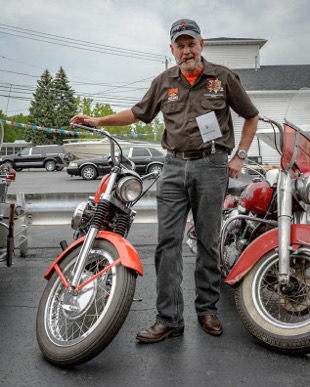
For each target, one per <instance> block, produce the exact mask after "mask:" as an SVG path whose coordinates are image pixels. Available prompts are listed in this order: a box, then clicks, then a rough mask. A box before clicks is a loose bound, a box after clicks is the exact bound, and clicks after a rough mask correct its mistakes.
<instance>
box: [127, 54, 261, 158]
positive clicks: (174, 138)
mask: <svg viewBox="0 0 310 387" xmlns="http://www.w3.org/2000/svg"><path fill="white" fill-rule="evenodd" d="M203 63H204V70H203V72H202V74H201V75H200V76H199V77H198V78H197V79H196V81H195V83H194V84H193V85H192V86H191V85H190V84H189V82H188V81H187V80H186V79H185V78H184V77H183V76H182V74H181V72H180V69H179V67H178V66H174V67H171V68H170V69H168V70H166V71H164V72H163V73H161V74H160V75H159V76H157V77H156V78H155V79H154V80H153V82H152V84H151V86H150V88H149V90H148V91H147V93H146V94H145V96H144V97H143V98H142V100H141V101H140V102H138V103H137V104H136V105H135V106H133V108H132V112H133V114H134V116H135V117H136V118H137V119H139V120H141V121H143V122H145V123H149V122H151V121H152V120H153V119H154V118H155V117H156V115H157V114H158V112H159V111H162V113H163V117H164V123H165V131H164V134H163V138H162V146H163V148H164V149H168V150H175V151H188V150H198V149H204V148H208V147H210V143H204V142H203V140H202V137H201V134H200V131H199V128H198V125H197V122H196V117H198V116H200V115H203V114H205V113H207V112H210V111H214V112H215V114H216V117H217V120H218V122H219V126H220V129H221V132H222V137H220V138H218V139H216V140H215V143H216V144H219V145H222V146H225V147H227V148H228V149H233V148H234V146H235V139H234V130H233V122H232V118H231V114H230V108H232V109H233V110H234V111H235V112H236V113H237V114H239V115H240V116H241V117H243V118H245V119H246V118H252V117H255V116H256V115H257V114H258V110H257V109H256V107H255V106H254V105H253V103H252V102H251V100H250V98H249V96H248V95H247V93H246V91H245V90H244V88H243V87H242V85H241V82H240V79H239V77H238V75H237V74H235V73H234V72H232V71H231V70H229V69H228V68H226V67H224V66H220V65H216V64H213V63H210V62H207V61H206V60H205V59H203Z"/></svg>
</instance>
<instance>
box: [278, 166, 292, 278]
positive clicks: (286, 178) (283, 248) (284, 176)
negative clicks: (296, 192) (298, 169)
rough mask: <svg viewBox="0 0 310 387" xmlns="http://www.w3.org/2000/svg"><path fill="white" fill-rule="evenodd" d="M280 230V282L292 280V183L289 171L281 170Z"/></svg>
mask: <svg viewBox="0 0 310 387" xmlns="http://www.w3.org/2000/svg"><path fill="white" fill-rule="evenodd" d="M277 194H278V230H279V234H278V235H279V283H280V284H281V285H288V284H289V281H290V254H291V220H292V185H291V178H290V175H289V173H288V172H286V171H283V170H281V171H280V175H279V182H278V188H277Z"/></svg>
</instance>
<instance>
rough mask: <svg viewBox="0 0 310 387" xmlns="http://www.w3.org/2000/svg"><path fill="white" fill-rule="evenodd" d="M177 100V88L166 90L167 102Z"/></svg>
mask: <svg viewBox="0 0 310 387" xmlns="http://www.w3.org/2000/svg"><path fill="white" fill-rule="evenodd" d="M178 99H179V88H178V87H175V88H173V89H169V90H168V102H171V101H177V100H178Z"/></svg>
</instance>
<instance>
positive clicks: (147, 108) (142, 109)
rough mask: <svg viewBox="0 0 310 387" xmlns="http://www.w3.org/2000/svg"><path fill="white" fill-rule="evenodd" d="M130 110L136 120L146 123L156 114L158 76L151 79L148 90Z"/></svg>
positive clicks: (158, 106) (157, 111)
mask: <svg viewBox="0 0 310 387" xmlns="http://www.w3.org/2000/svg"><path fill="white" fill-rule="evenodd" d="M131 111H132V113H133V114H134V116H135V117H136V118H137V119H138V120H140V121H143V122H144V123H146V124H149V123H150V122H151V121H152V120H153V119H154V118H155V117H156V116H157V114H158V113H159V111H160V102H159V98H158V77H157V78H155V79H154V80H153V81H152V83H151V86H150V88H149V90H148V91H147V92H146V94H145V95H144V97H143V98H142V99H141V101H140V102H138V103H137V104H135V105H134V106H133V107H132V108H131Z"/></svg>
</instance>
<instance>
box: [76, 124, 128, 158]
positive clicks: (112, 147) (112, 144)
mask: <svg viewBox="0 0 310 387" xmlns="http://www.w3.org/2000/svg"><path fill="white" fill-rule="evenodd" d="M74 127H76V128H80V129H84V130H88V131H89V132H92V133H100V134H102V135H103V136H105V137H107V138H108V139H109V141H110V156H111V160H112V163H113V165H118V164H119V162H118V161H117V160H116V157H115V144H116V145H117V146H118V148H119V151H120V160H122V159H123V151H122V148H121V146H120V145H119V143H118V142H117V141H116V139H115V138H113V137H112V135H111V134H110V133H109V132H108V131H107V130H106V129H105V128H96V127H94V126H91V125H87V124H83V125H82V124H74Z"/></svg>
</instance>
